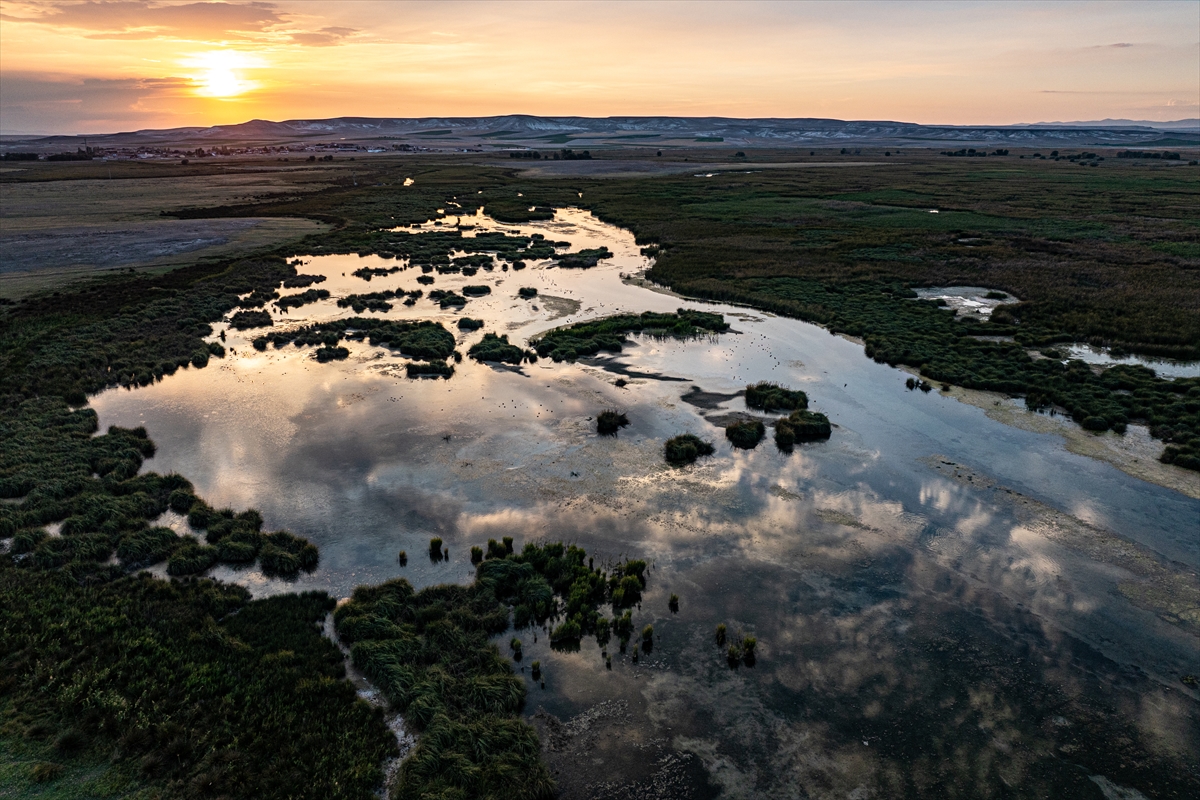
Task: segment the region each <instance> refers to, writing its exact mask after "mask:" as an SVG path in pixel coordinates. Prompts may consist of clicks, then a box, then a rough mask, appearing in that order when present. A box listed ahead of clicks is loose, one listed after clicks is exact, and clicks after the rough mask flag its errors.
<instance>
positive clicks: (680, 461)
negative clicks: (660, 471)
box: [663, 433, 716, 467]
mask: <svg viewBox="0 0 1200 800" xmlns="http://www.w3.org/2000/svg"><path fill="white" fill-rule="evenodd" d="M714 452H716V448H715V447H713V444H712V442H706V441H704V440H703V439H701V438H700V437H699V436H696V435H695V434H691V433H685V434H682V435H680V436H675V437H672V438H670V439H668V440H667V442H666V444H665V445H664V446H663V456H664V457H665V458H666V460H667V463H668V464H670V465H671V466H673V467H682V466H686V465H688V464H692V463H695V461H696V459H698V458H700V457H701V456H711V455H712V454H713V453H714Z"/></svg>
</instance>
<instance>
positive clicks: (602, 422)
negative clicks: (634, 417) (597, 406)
mask: <svg viewBox="0 0 1200 800" xmlns="http://www.w3.org/2000/svg"><path fill="white" fill-rule="evenodd" d="M628 424H629V417H627V416H626V415H625V414H624V413H623V412H621V411H617V410H615V409H608V410H606V411H601V412H600V413H599V414H598V415H597V416H596V433H598V434H600V435H601V436H616V435H617V431H619V430H620V429H621V428H624V427H625V426H627V425H628Z"/></svg>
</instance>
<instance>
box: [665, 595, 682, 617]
mask: <svg viewBox="0 0 1200 800" xmlns="http://www.w3.org/2000/svg"><path fill="white" fill-rule="evenodd" d="M667 608H669V609H670V610H671V613H672V614H678V613H679V595H677V594H674V593H672V594H671V599H670V600H668V601H667Z"/></svg>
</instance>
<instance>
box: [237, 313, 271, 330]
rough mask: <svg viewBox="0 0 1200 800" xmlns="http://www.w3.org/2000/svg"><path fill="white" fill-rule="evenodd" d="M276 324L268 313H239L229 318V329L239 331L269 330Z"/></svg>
mask: <svg viewBox="0 0 1200 800" xmlns="http://www.w3.org/2000/svg"><path fill="white" fill-rule="evenodd" d="M274 324H275V323H274V322H273V321H272V320H271V315H270V314H268V313H267V312H266V311H239V312H237V313H236V314H234V315H233V316H232V317H230V318H229V327H231V328H233V329H235V330H239V331H244V330H249V329H250V328H269V327H271V326H272V325H274Z"/></svg>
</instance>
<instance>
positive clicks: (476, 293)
mask: <svg viewBox="0 0 1200 800" xmlns="http://www.w3.org/2000/svg"><path fill="white" fill-rule="evenodd" d="M462 293H463V294H464V295H465V296H467V297H484V296H485V295H489V294H491V293H492V287H490V286H486V285H483V284H479V285H474V286H464V287H463V288H462Z"/></svg>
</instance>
